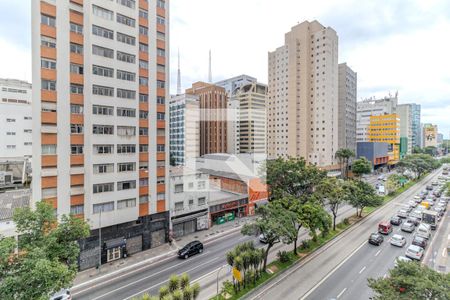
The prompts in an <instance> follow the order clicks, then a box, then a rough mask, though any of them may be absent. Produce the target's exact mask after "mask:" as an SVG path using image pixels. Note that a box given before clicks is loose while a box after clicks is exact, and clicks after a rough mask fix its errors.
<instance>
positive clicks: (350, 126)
mask: <svg viewBox="0 0 450 300" xmlns="http://www.w3.org/2000/svg"><path fill="white" fill-rule="evenodd" d="M357 84H358V77H357V73H356V72H354V71H353V70H352V69H351V68H350V67H349V66H348V65H347V63H342V64H339V123H338V124H339V149H350V150H353V151H354V152H355V154H356V98H357Z"/></svg>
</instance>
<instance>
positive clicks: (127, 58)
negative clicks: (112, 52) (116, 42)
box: [117, 51, 136, 64]
mask: <svg viewBox="0 0 450 300" xmlns="http://www.w3.org/2000/svg"><path fill="white" fill-rule="evenodd" d="M117 60H120V61H123V62H127V63H130V64H134V63H136V56H135V55H133V54H128V53H125V52H120V51H117Z"/></svg>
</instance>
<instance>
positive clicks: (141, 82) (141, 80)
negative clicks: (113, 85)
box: [139, 76, 148, 86]
mask: <svg viewBox="0 0 450 300" xmlns="http://www.w3.org/2000/svg"><path fill="white" fill-rule="evenodd" d="M139 85H143V86H147V85H148V78H147V77H141V76H139Z"/></svg>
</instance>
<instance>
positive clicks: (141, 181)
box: [139, 178, 148, 186]
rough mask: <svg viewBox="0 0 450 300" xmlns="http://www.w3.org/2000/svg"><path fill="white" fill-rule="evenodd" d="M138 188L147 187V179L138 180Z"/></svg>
mask: <svg viewBox="0 0 450 300" xmlns="http://www.w3.org/2000/svg"><path fill="white" fill-rule="evenodd" d="M139 186H148V178H141V179H139Z"/></svg>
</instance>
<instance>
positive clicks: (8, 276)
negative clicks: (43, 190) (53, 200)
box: [0, 202, 89, 299]
mask: <svg viewBox="0 0 450 300" xmlns="http://www.w3.org/2000/svg"><path fill="white" fill-rule="evenodd" d="M13 220H14V222H15V224H16V228H17V232H18V234H19V236H20V238H19V242H16V241H15V239H12V238H4V239H1V240H0V256H1V257H0V270H1V274H2V280H1V281H0V298H1V299H48V298H49V296H51V295H52V294H54V293H55V292H57V291H59V290H61V289H62V288H66V287H68V286H71V285H72V282H73V280H74V278H75V276H76V273H77V270H78V264H77V259H78V255H79V253H80V248H79V246H78V243H77V241H78V240H79V239H81V238H85V237H87V236H89V226H88V224H87V223H86V222H84V221H83V220H81V219H79V218H75V217H74V216H65V215H63V216H62V217H61V220H60V221H59V222H58V220H57V218H56V216H55V214H54V210H53V208H52V207H51V206H50V205H49V204H46V203H44V202H39V203H37V205H36V210H35V211H33V210H31V209H30V208H21V209H18V210H16V212H15V213H14V216H13ZM15 249H18V251H17V252H15Z"/></svg>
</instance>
